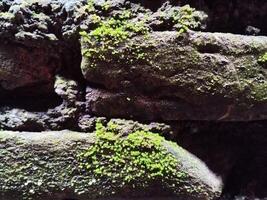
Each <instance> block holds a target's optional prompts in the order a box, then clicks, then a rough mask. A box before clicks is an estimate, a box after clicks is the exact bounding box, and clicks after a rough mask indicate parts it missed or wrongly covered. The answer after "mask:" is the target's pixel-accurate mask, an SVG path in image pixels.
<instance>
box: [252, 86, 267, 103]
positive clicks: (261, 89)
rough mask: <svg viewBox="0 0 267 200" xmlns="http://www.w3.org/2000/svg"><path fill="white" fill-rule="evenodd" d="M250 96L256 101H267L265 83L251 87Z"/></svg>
mask: <svg viewBox="0 0 267 200" xmlns="http://www.w3.org/2000/svg"><path fill="white" fill-rule="evenodd" d="M252 96H253V98H254V99H255V100H256V101H259V102H266V101H267V83H262V84H257V85H256V84H254V85H252Z"/></svg>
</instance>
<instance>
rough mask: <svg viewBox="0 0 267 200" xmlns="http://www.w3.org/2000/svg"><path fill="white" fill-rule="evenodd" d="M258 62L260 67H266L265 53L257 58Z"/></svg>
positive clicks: (266, 56) (266, 57)
mask: <svg viewBox="0 0 267 200" xmlns="http://www.w3.org/2000/svg"><path fill="white" fill-rule="evenodd" d="M258 62H259V63H260V64H261V65H264V66H267V52H266V53H264V54H263V55H261V56H260V57H259V58H258Z"/></svg>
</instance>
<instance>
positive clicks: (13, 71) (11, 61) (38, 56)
mask: <svg viewBox="0 0 267 200" xmlns="http://www.w3.org/2000/svg"><path fill="white" fill-rule="evenodd" d="M60 67H61V60H60V58H59V55H58V54H57V53H56V52H55V51H53V49H52V48H49V46H47V47H43V48H35V47H31V46H27V47H26V46H23V45H20V44H10V43H9V44H8V43H1V45H0V87H1V89H4V90H14V89H17V88H23V87H30V86H33V85H39V90H38V91H36V92H39V93H42V92H43V93H49V92H47V90H48V91H49V89H50V92H51V91H53V81H54V76H55V72H56V71H57V70H58V69H59V68H60ZM51 86H52V87H51Z"/></svg>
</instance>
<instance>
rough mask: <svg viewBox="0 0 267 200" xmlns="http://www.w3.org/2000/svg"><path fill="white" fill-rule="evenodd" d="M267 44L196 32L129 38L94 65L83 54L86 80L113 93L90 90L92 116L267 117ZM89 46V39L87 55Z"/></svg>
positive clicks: (261, 40)
mask: <svg viewBox="0 0 267 200" xmlns="http://www.w3.org/2000/svg"><path fill="white" fill-rule="evenodd" d="M132 44H134V46H135V47H136V46H137V47H138V48H139V49H140V51H141V52H144V53H143V54H142V59H139V60H138V56H136V54H137V55H138V52H135V49H134V48H133V49H131V45H132ZM266 45H267V37H263V36H259V37H255V36H241V35H233V34H223V33H201V32H191V31H189V32H188V33H187V34H183V35H178V34H177V33H176V32H153V33H151V34H148V35H145V36H137V37H134V38H132V39H128V41H127V42H126V43H125V46H123V45H122V46H121V47H118V48H117V49H116V52H118V54H116V55H117V56H114V59H113V57H108V59H107V63H106V62H105V60H101V61H99V62H97V61H96V60H94V63H95V64H96V65H95V66H92V65H90V62H91V61H90V58H89V57H87V56H83V59H82V64H81V68H82V72H83V74H84V77H85V78H86V79H87V80H88V81H89V82H90V83H96V84H98V85H101V86H103V87H104V88H105V89H106V90H107V91H104V90H101V89H100V90H91V89H88V91H87V105H88V110H90V111H91V112H92V113H94V114H96V115H103V113H104V112H105V111H106V112H105V116H109V117H113V116H114V117H118V116H119V117H124V118H132V117H138V118H139V117H140V118H142V119H144V120H226V121H246V120H262V119H266V118H267V113H266V110H267V109H266V105H267V104H266V101H267V93H266V91H267V90H266V88H267V75H266V70H265V69H264V67H263V66H262V65H261V64H260V63H259V62H258V59H259V57H260V56H261V55H263V54H264V53H265V52H266V51H267V48H266ZM87 48H90V47H89V46H88V45H87V43H86V42H85V41H82V52H84V51H85V50H86V49H87ZM129 51H130V53H129ZM110 53H112V52H110ZM139 54H140V53H139ZM120 55H121V56H120ZM107 56H108V55H107ZM100 59H101V58H100ZM121 63H123V64H121ZM129 99H130V101H129ZM118 102H119V103H118ZM104 110H105V111H104Z"/></svg>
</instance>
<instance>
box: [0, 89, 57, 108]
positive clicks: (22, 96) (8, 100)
mask: <svg viewBox="0 0 267 200" xmlns="http://www.w3.org/2000/svg"><path fill="white" fill-rule="evenodd" d="M61 103H62V99H61V98H60V97H59V96H57V94H56V93H51V94H40V95H31V94H30V93H26V92H25V93H24V92H16V91H14V92H7V93H6V94H4V95H1V97H0V107H11V108H21V109H25V110H27V111H31V112H44V111H47V110H48V109H50V108H55V107H56V106H59V105H60V104H61Z"/></svg>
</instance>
